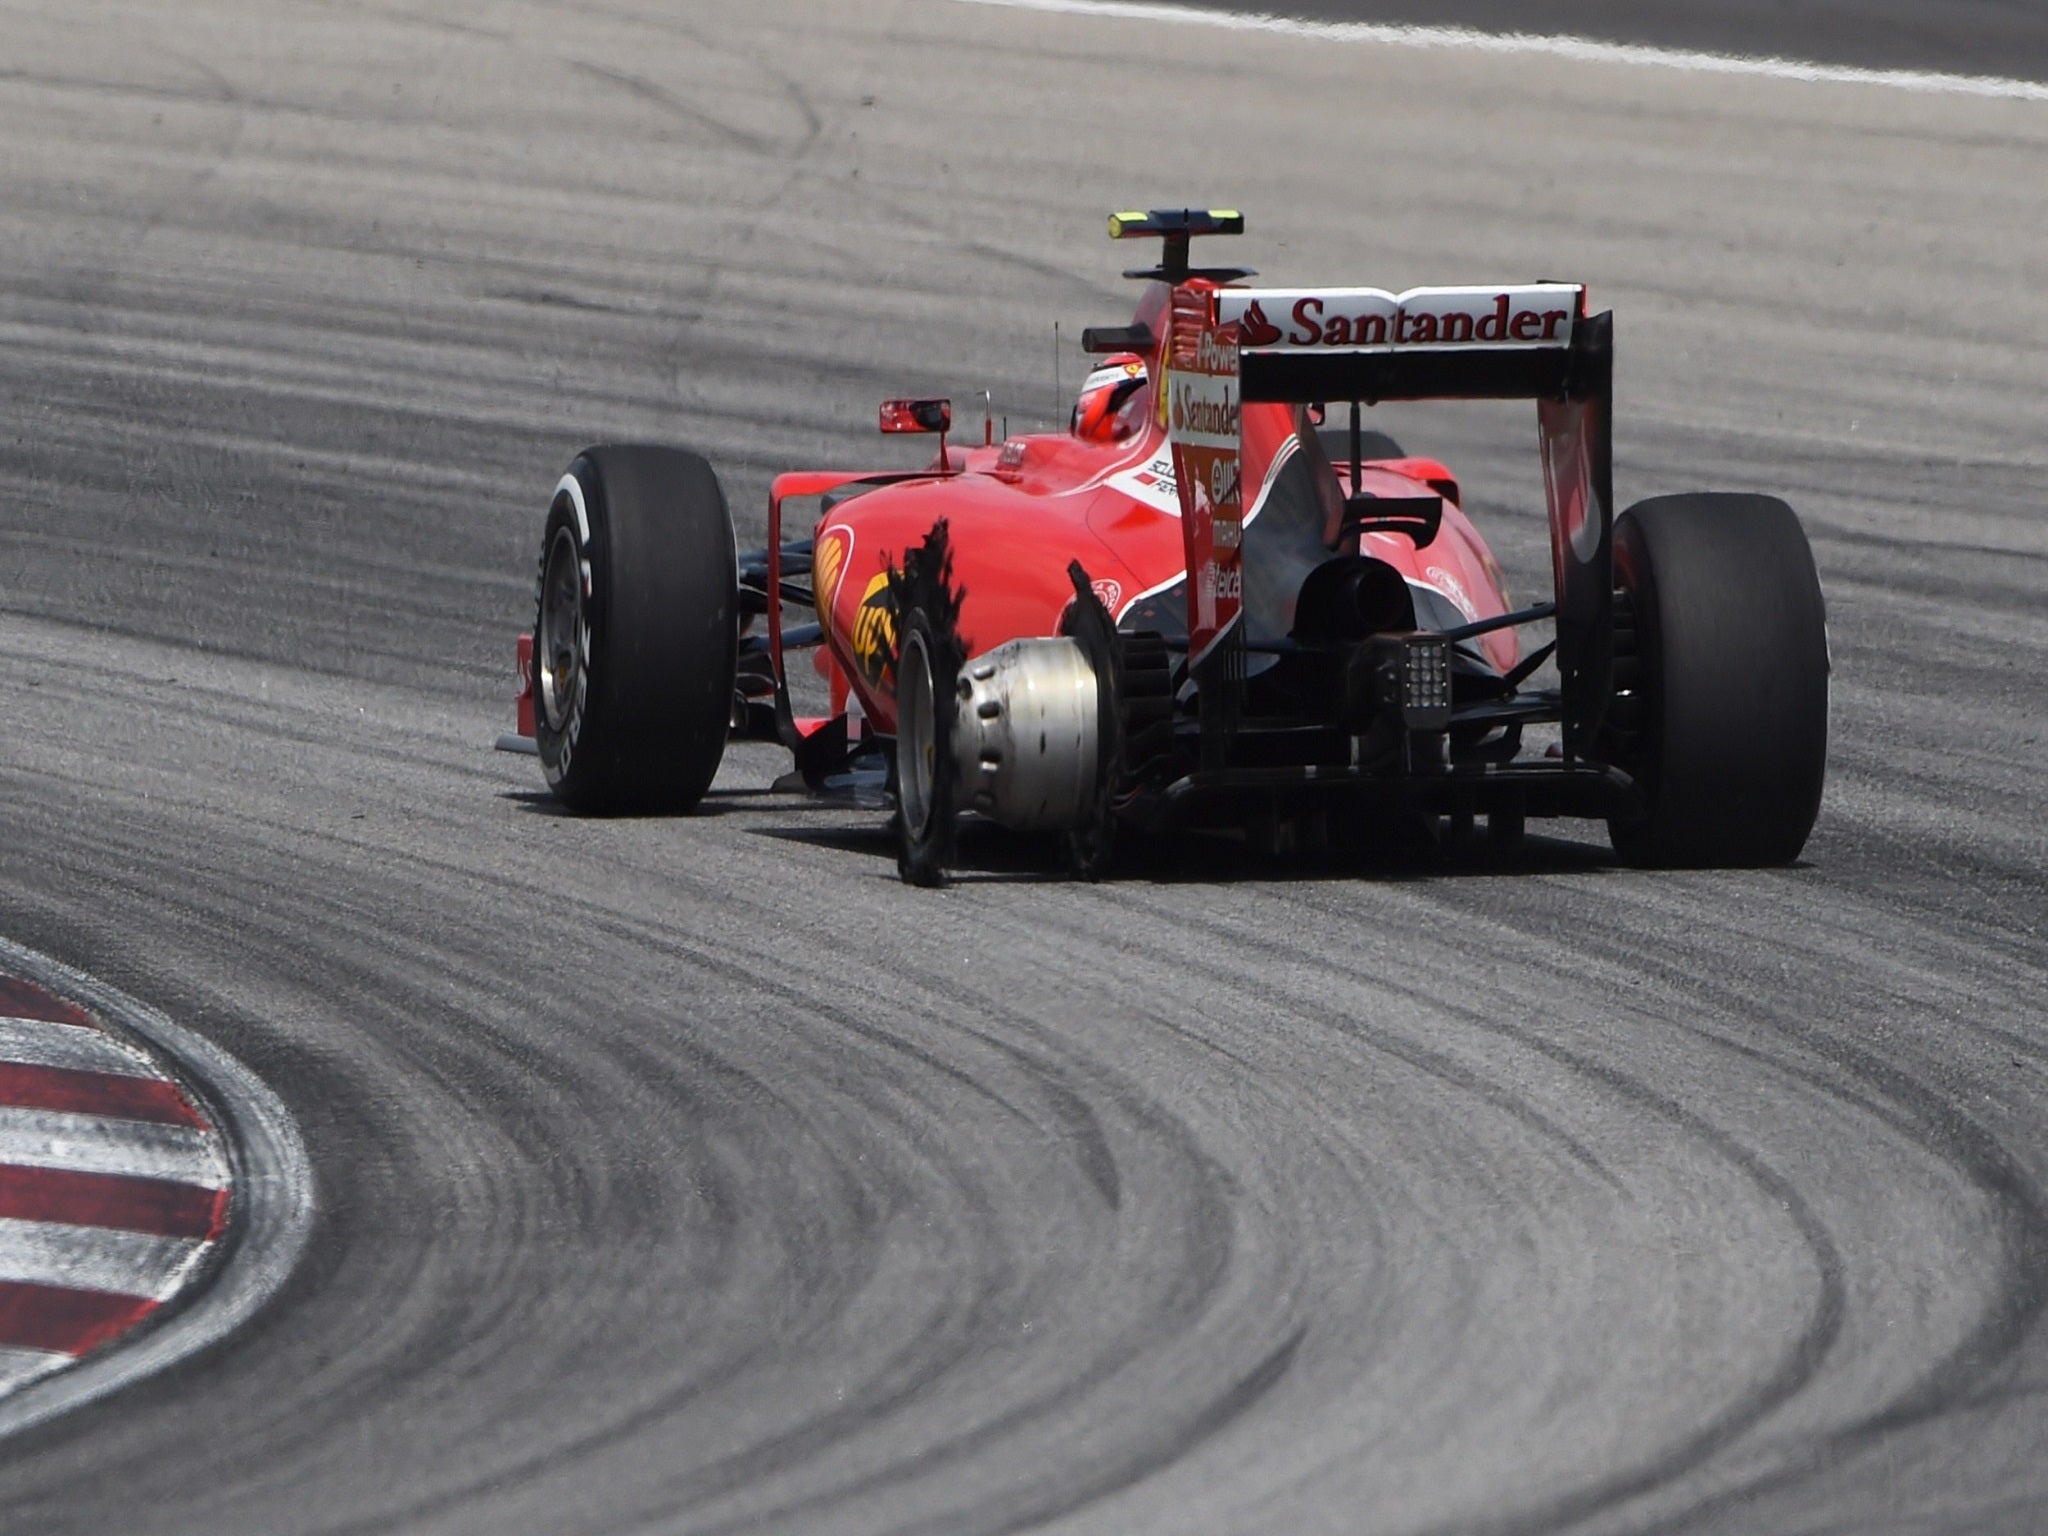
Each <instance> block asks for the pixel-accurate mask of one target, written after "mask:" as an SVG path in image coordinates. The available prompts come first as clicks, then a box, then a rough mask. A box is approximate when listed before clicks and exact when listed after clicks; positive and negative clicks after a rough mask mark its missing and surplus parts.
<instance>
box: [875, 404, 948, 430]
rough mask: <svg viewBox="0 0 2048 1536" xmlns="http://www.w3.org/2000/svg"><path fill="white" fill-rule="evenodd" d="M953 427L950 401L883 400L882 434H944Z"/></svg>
mask: <svg viewBox="0 0 2048 1536" xmlns="http://www.w3.org/2000/svg"><path fill="white" fill-rule="evenodd" d="M952 425H953V402H952V401H950V400H884V401H883V402H882V430H883V431H884V432H944V431H946V430H948V429H949V428H950V427H951V426H952Z"/></svg>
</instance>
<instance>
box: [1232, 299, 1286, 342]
mask: <svg viewBox="0 0 2048 1536" xmlns="http://www.w3.org/2000/svg"><path fill="white" fill-rule="evenodd" d="M1237 339H1238V344H1239V345H1240V346H1246V347H1270V346H1272V345H1273V344H1274V343H1275V342H1277V341H1278V340H1279V339H1280V327H1279V326H1277V325H1275V324H1274V323H1273V322H1272V321H1270V320H1268V319H1267V318H1266V312H1265V311H1264V310H1263V309H1261V308H1259V301H1258V300H1257V299H1253V300H1252V301H1251V303H1249V304H1247V305H1246V306H1245V310H1244V313H1243V314H1241V315H1239V316H1238V317H1237Z"/></svg>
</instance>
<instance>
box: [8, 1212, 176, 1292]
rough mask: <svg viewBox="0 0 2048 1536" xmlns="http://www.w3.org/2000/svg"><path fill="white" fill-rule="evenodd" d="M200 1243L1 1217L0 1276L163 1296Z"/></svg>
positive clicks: (33, 1282)
mask: <svg viewBox="0 0 2048 1536" xmlns="http://www.w3.org/2000/svg"><path fill="white" fill-rule="evenodd" d="M205 1246H206V1244H205V1243H204V1242H203V1241H201V1240H200V1239H198V1238H193V1237H151V1236H149V1235H148V1234H147V1233H143V1232H116V1231H112V1230H110V1229H108V1228H105V1227H74V1226H71V1225H69V1224H67V1223H62V1222H54V1221H15V1220H13V1219H12V1218H9V1217H0V1280H11V1281H17V1282H25V1283H26V1284H29V1285H54V1286H60V1287H62V1288H63V1289H65V1290H67V1291H112V1292H113V1293H115V1294H116V1295H119V1296H148V1297H150V1298H151V1299H153V1300H156V1301H164V1300H166V1299H168V1298H169V1297H171V1296H173V1295H175V1294H176V1293H177V1291H178V1288H179V1287H180V1286H182V1285H183V1284H184V1283H185V1280H186V1277H187V1276H188V1274H189V1273H190V1272H191V1269H192V1265H193V1261H194V1260H195V1259H197V1258H198V1257H199V1251H200V1249H202V1248H204V1247H205Z"/></svg>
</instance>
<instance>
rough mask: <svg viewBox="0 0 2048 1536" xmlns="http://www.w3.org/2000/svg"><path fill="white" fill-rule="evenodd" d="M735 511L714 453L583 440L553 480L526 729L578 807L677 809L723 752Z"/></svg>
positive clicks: (555, 783) (564, 797)
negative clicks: (708, 459)
mask: <svg viewBox="0 0 2048 1536" xmlns="http://www.w3.org/2000/svg"><path fill="white" fill-rule="evenodd" d="M737 572H738V562H737V557H736V554H735V550H734V546H733V532H732V518H731V516H730V515H729V514H728V512H727V511H726V505H725V495H724V493H723V492H722V491H721V490H720V489H719V485H718V477H717V476H716V475H714V474H713V473H712V472H711V466H710V465H709V464H707V463H705V461H704V460H703V459H701V458H699V457H698V456H697V455H696V454H694V453H685V452H682V451H681V450H679V449H673V448H645V447H607V448H591V449H587V450H585V451H584V452H583V453H582V454H581V455H579V456H578V457H577V459H576V461H575V462H574V463H572V464H571V465H570V466H569V471H568V473H567V474H565V475H564V476H563V477H562V480H561V483H560V484H559V485H558V486H556V488H555V499H554V502H553V504H552V506H550V508H549V509H548V520H547V530H546V533H545V534H544V535H543V537H542V541H541V559H540V583H539V594H538V604H537V606H538V612H537V614H536V616H535V619H534V643H533V695H534V702H535V706H536V707H535V710H534V735H535V738H536V742H537V745H538V746H539V748H540V760H541V767H542V769H543V771H544V772H545V773H546V774H547V780H548V786H549V787H550V788H551V789H552V790H553V791H554V792H555V795H556V796H557V797H558V798H559V799H560V800H561V801H562V802H563V803H564V804H566V805H568V806H570V807H572V808H574V809H576V810H579V811H586V812H595V813H607V814H618V813H634V812H653V811H686V810H688V809H690V808H691V807H692V806H694V805H695V804H696V803H697V802H698V801H699V800H700V799H702V798H703V795H704V791H705V790H706V789H708V788H709V787H710V784H711V779H712V776H713V775H714V774H716V773H717V771H718V763H719V759H720V758H721V757H722V756H723V755H724V752H725V738H726V732H727V729H728V727H729V725H730V723H731V719H732V708H733V687H734V681H735V668H736V662H737V650H738V645H739V580H738V573H737Z"/></svg>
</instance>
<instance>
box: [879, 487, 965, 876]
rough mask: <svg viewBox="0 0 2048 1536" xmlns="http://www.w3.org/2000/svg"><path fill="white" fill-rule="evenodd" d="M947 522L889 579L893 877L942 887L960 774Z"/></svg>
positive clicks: (955, 599) (958, 659) (956, 621)
mask: <svg viewBox="0 0 2048 1536" xmlns="http://www.w3.org/2000/svg"><path fill="white" fill-rule="evenodd" d="M965 595H966V594H965V593H963V592H962V591H961V590H960V588H959V587H957V586H956V585H954V582H953V548H952V533H951V530H950V529H949V528H948V526H947V523H946V520H945V519H944V518H940V519H939V520H938V521H937V522H935V523H934V524H932V530H931V532H930V533H929V534H928V535H926V537H925V539H924V541H923V542H922V543H921V544H919V545H918V546H917V547H916V548H915V549H912V550H911V551H909V553H908V554H906V555H905V556H904V560H903V566H902V568H901V569H900V570H899V569H895V568H891V570H890V572H889V597H890V601H891V602H892V603H893V604H894V605H895V608H896V613H897V615H898V617H897V621H896V646H895V653H896V654H895V671H896V765H895V766H896V835H897V840H898V841H897V853H896V869H897V873H899V874H901V875H902V876H903V878H904V879H905V880H906V881H907V882H909V883H910V884H911V885H926V886H932V885H943V884H944V883H945V879H946V869H947V866H948V865H950V864H951V863H952V862H953V830H954V823H955V821H956V819H957V817H958V814H959V809H960V770H959V768H958V766H957V765H956V764H955V762H954V760H953V738H954V734H955V728H956V725H957V723H958V719H959V713H960V668H961V667H962V666H963V665H964V664H965V663H966V661H967V646H966V644H965V642H964V641H963V640H962V639H961V638H960V600H961V598H962V597H964V596H965Z"/></svg>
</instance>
